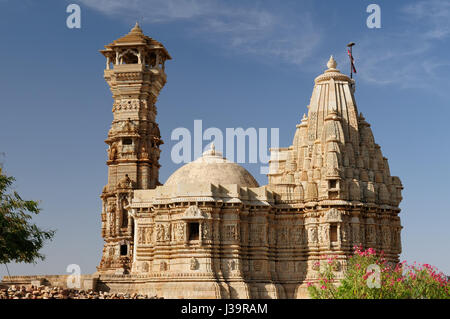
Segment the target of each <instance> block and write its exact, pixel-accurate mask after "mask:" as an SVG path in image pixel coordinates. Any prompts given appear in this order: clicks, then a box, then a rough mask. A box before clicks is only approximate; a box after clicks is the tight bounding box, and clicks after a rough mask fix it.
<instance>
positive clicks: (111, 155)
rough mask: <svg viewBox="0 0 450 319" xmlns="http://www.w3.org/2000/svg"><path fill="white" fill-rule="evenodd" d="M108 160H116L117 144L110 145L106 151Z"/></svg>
mask: <svg viewBox="0 0 450 319" xmlns="http://www.w3.org/2000/svg"><path fill="white" fill-rule="evenodd" d="M108 158H109V160H111V161H114V160H116V158H117V142H114V143H112V145H111V146H110V148H109V149H108Z"/></svg>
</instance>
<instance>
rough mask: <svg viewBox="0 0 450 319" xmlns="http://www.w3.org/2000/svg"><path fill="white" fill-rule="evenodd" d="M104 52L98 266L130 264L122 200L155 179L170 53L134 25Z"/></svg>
mask: <svg viewBox="0 0 450 319" xmlns="http://www.w3.org/2000/svg"><path fill="white" fill-rule="evenodd" d="M100 52H101V53H102V54H103V55H104V56H105V57H106V69H105V80H106V82H107V83H108V85H109V86H110V89H111V92H112V95H113V99H114V104H113V108H112V112H113V121H112V125H111V129H110V130H109V132H108V138H107V139H106V140H105V142H106V144H108V146H109V147H108V161H107V164H108V184H107V185H106V186H105V187H104V189H103V192H102V195H101V198H102V200H103V209H102V236H103V238H104V240H105V246H104V248H103V257H102V260H101V262H100V266H99V267H98V269H99V271H116V270H119V271H123V270H126V269H129V267H130V258H129V257H130V252H131V251H132V249H133V241H132V240H133V231H134V230H133V220H132V218H131V216H129V214H128V212H127V210H126V208H125V207H126V206H127V205H128V203H129V201H130V200H131V198H132V197H133V190H135V189H152V188H155V187H156V186H157V185H160V183H159V180H158V172H159V167H160V164H159V154H160V148H159V146H160V145H161V144H163V141H162V140H161V135H160V131H159V127H158V124H157V123H156V114H157V111H156V106H155V103H156V101H157V98H158V95H159V92H160V90H161V89H162V88H163V86H164V84H165V83H166V74H165V72H164V64H165V62H166V60H169V59H171V57H170V55H169V53H168V52H167V50H166V49H165V48H164V46H163V45H162V44H161V43H159V42H158V41H155V40H154V39H152V38H150V37H148V36H145V35H144V34H143V33H142V30H141V28H140V27H139V25H138V24H137V23H136V25H135V26H134V27H133V28H132V29H131V31H130V32H129V33H128V34H127V35H125V36H123V37H121V38H119V39H117V40H115V41H114V42H113V43H111V44H108V45H106V46H105V49H104V50H102V51H100Z"/></svg>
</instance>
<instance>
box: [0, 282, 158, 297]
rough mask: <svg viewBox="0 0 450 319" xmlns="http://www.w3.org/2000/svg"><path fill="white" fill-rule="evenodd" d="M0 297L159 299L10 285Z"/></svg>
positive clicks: (0, 291)
mask: <svg viewBox="0 0 450 319" xmlns="http://www.w3.org/2000/svg"><path fill="white" fill-rule="evenodd" d="M0 299H159V298H158V297H157V296H148V295H143V294H136V293H133V294H120V293H114V294H113V293H108V292H102V291H100V292H97V291H93V290H76V289H64V288H61V287H47V286H40V287H35V286H27V287H26V286H20V287H18V286H14V285H13V286H11V287H8V288H1V289H0Z"/></svg>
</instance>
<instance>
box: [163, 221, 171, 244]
mask: <svg viewBox="0 0 450 319" xmlns="http://www.w3.org/2000/svg"><path fill="white" fill-rule="evenodd" d="M163 237H164V240H165V241H170V224H165V225H164V236H163Z"/></svg>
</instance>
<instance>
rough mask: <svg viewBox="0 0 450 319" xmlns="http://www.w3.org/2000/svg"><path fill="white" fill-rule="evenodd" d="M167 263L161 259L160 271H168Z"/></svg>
mask: <svg viewBox="0 0 450 319" xmlns="http://www.w3.org/2000/svg"><path fill="white" fill-rule="evenodd" d="M167 268H168V267H167V263H166V262H165V261H161V262H160V264H159V270H160V271H166V270H167Z"/></svg>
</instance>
